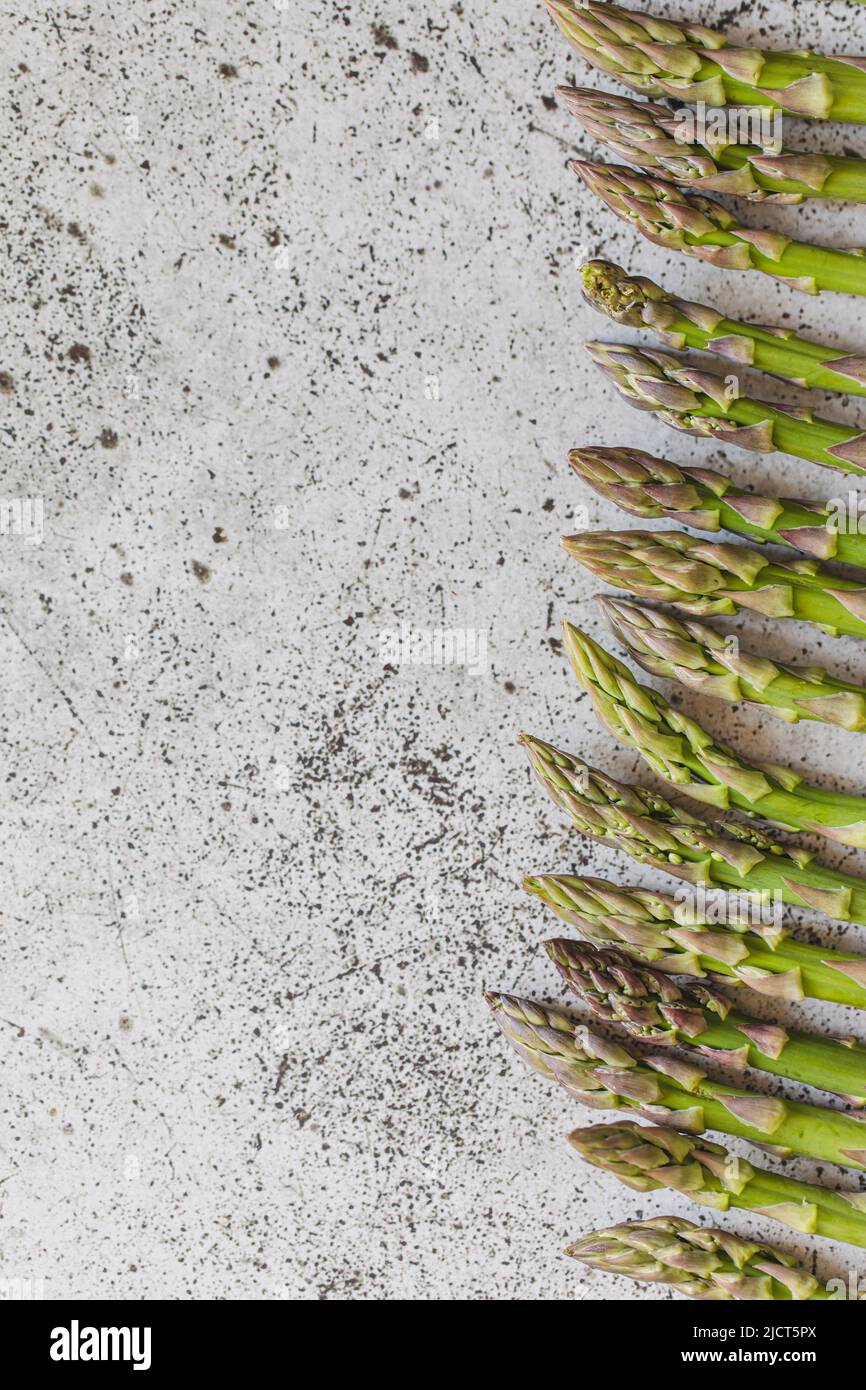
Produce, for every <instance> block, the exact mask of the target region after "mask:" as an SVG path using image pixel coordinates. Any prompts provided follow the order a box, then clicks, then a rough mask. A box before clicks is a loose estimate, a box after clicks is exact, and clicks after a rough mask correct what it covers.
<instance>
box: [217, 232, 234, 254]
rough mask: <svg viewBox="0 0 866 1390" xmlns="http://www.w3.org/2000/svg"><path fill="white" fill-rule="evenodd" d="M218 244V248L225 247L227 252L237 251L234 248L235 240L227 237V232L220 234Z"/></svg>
mask: <svg viewBox="0 0 866 1390" xmlns="http://www.w3.org/2000/svg"><path fill="white" fill-rule="evenodd" d="M219 242H220V246H227V247H228V249H229V251H235V250H236V249H237V248H236V246H235V238H234V237H233V236H229V234H228V232H220V235H219Z"/></svg>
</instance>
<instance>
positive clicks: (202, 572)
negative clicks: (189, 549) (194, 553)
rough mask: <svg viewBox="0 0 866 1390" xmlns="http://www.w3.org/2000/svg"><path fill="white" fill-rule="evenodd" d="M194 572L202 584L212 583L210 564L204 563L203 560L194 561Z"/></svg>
mask: <svg viewBox="0 0 866 1390" xmlns="http://www.w3.org/2000/svg"><path fill="white" fill-rule="evenodd" d="M191 568H192V572H193V574H194V575H195V577H196V579H197V580H198V581H199V583H200V584H208V583H210V566H209V565H203V564H202V562H201V560H193V561H192V565H191Z"/></svg>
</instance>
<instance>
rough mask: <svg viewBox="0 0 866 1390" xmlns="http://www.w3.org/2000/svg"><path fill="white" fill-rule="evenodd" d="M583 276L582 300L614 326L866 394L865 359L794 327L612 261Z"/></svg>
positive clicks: (801, 382) (589, 267) (584, 270)
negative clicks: (719, 304)
mask: <svg viewBox="0 0 866 1390" xmlns="http://www.w3.org/2000/svg"><path fill="white" fill-rule="evenodd" d="M580 278H581V289H582V292H583V297H584V299H585V300H586V302H587V303H588V304H591V305H592V307H593V309H597V310H598V311H599V313H602V314H607V316H608V318H611V319H613V321H614V323H622V324H626V325H627V326H628V327H629V328H647V329H649V331H650V332H652V333H655V334H657V335H658V337H660V338H661V339H662V340H663V341H664V342H666V343H667V344H668V346H669V347H674V348H683V347H691V348H698V349H699V350H700V351H701V352H713V353H716V354H717V355H718V356H719V357H723V358H724V359H725V360H726V361H729V362H733V363H735V364H737V365H740V366H745V367H756V368H757V369H758V370H760V371H762V372H769V373H771V374H772V375H773V376H779V377H783V378H785V379H786V380H788V381H793V382H795V383H796V384H797V385H798V386H810V387H814V388H815V389H816V390H821V391H838V392H840V393H841V394H843V395H844V394H847V395H851V396H866V356H856V355H852V354H851V353H845V352H840V351H839V350H838V348H831V347H827V346H826V345H825V344H823V343H814V342H812V341H811V339H809V338H800V337H799V336H798V335H797V334H796V333H795V332H794V331H793V329H790V328H764V327H761V326H760V325H758V324H755V323H743V322H741V321H740V320H738V319H727V318H725V317H724V316H723V315H722V314H720V313H719V312H718V310H717V309H713V308H712V307H711V306H710V305H708V304H694V303H692V302H691V300H688V299H680V298H678V296H677V295H673V294H669V293H668V291H667V290H664V289H662V287H661V286H660V285H656V284H655V283H654V281H652V280H648V279H646V277H645V276H643V275H628V274H626V272H625V271H624V270H623V269H622V267H621V266H618V265H614V263H613V262H612V261H604V260H594V261H587V262H586V264H585V265H582V266H581V268H580Z"/></svg>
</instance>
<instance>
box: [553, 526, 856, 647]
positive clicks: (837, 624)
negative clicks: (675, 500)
mask: <svg viewBox="0 0 866 1390" xmlns="http://www.w3.org/2000/svg"><path fill="white" fill-rule="evenodd" d="M562 544H563V546H564V547H565V549H566V550H567V551H568V553H569V554H570V555H573V556H574V558H575V559H576V560H579V561H580V563H581V564H582V565H583V566H584V567H585V568H586V569H588V570H590V571H591V572H592V573H593V574H595V575H597V576H598V577H599V579H603V580H604V581H605V583H608V584H613V585H614V586H615V587H616V588H618V589H626V590H627V591H628V592H629V593H631V594H636V595H637V596H638V597H639V598H650V599H658V600H659V601H660V602H662V603H670V604H672V605H673V606H674V607H675V608H678V609H680V611H681V612H683V613H688V614H689V615H690V616H694V617H698V618H708V617H723V616H726V615H728V614H731V613H737V612H739V611H740V610H741V609H742V610H747V611H753V612H756V613H763V614H764V615H765V617H768V618H797V619H799V620H800V621H801V622H809V623H815V624H816V625H817V626H818V627H820V628H821V630H822V631H823V632H828V633H830V635H831V636H837V635H838V634H839V633H840V632H844V633H849V634H851V635H852V636H854V637H866V584H863V583H857V582H856V581H855V580H853V579H842V578H840V577H839V576H838V575H835V574H831V573H830V572H829V570H827V569H825V568H824V567H823V566H822V565H819V564H818V563H817V561H815V560H788V561H785V563H784V564H783V563H782V562H781V561H778V560H768V559H767V558H766V557H765V556H763V555H761V554H760V553H759V552H758V551H757V550H753V549H752V548H751V547H750V546H748V545H736V544H732V543H722V542H719V541H712V542H710V541H702V540H699V539H698V537H697V536H689V535H687V534H686V532H685V531H622V532H620V531H596V532H594V533H592V534H589V533H586V534H584V535H578V536H565V537H564V538H563V541H562Z"/></svg>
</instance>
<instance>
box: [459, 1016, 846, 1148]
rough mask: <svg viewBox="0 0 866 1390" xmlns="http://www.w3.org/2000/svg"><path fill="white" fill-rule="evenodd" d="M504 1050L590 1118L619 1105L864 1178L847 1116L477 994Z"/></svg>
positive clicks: (562, 1018)
mask: <svg viewBox="0 0 866 1390" xmlns="http://www.w3.org/2000/svg"><path fill="white" fill-rule="evenodd" d="M485 998H486V1000H487V1003H488V1004H489V1006H490V1008H491V1010H492V1012H493V1016H494V1018H495V1019H496V1022H497V1023H498V1025H499V1027H500V1028H501V1030H502V1032H503V1033H504V1034H505V1037H506V1038H507V1040H508V1042H509V1043H510V1044H511V1046H512V1047H513V1048H514V1049H515V1051H516V1052H518V1053H519V1054H520V1056H521V1057H522V1058H523V1060H524V1061H525V1062H527V1063H528V1064H529V1066H531V1067H532V1068H533V1069H534V1070H535V1071H537V1072H539V1073H540V1074H541V1075H542V1076H544V1077H545V1078H547V1080H549V1081H556V1082H558V1083H559V1085H560V1086H562V1087H563V1088H564V1089H565V1090H566V1091H567V1092H568V1094H569V1095H570V1096H571V1097H572V1098H573V1099H574V1100H579V1101H581V1102H582V1103H583V1104H584V1105H589V1106H591V1107H593V1108H594V1109H599V1110H611V1109H618V1108H620V1107H622V1106H625V1107H626V1108H627V1109H631V1110H634V1111H636V1112H637V1114H639V1115H642V1116H643V1117H644V1119H647V1120H652V1121H653V1122H658V1121H661V1123H662V1124H666V1125H670V1126H671V1128H673V1129H681V1130H685V1131H686V1133H688V1134H702V1133H703V1132H704V1130H705V1129H712V1130H719V1131H721V1132H722V1133H723V1134H733V1135H736V1136H737V1137H738V1138H740V1139H749V1140H751V1142H752V1143H754V1144H761V1145H764V1146H769V1147H770V1148H771V1150H772V1151H773V1152H774V1153H777V1154H778V1155H779V1156H784V1157H792V1156H794V1155H798V1154H799V1155H801V1156H804V1157H806V1158H816V1159H820V1160H824V1161H826V1162H828V1163H838V1164H840V1165H841V1166H842V1167H849V1168H860V1169H864V1170H866V1127H864V1124H863V1122H862V1121H861V1120H859V1119H857V1117H856V1116H855V1115H853V1114H846V1113H845V1112H844V1111H841V1110H825V1109H823V1108H821V1107H819V1106H816V1105H804V1104H802V1103H801V1102H799V1101H793V1100H782V1099H780V1098H779V1097H777V1096H764V1095H759V1094H758V1093H757V1092H755V1091H747V1090H744V1089H743V1087H741V1086H729V1085H727V1084H725V1083H723V1082H721V1081H711V1080H710V1079H709V1078H708V1076H707V1074H706V1072H704V1071H702V1069H701V1068H700V1067H697V1066H695V1065H694V1063H693V1062H690V1061H686V1060H685V1059H684V1058H681V1057H677V1056H672V1055H671V1050H670V1049H668V1050H667V1051H665V1050H664V1049H662V1051H661V1052H660V1053H646V1054H644V1053H643V1052H642V1053H641V1054H640V1058H639V1059H638V1057H637V1056H635V1055H634V1054H633V1053H631V1052H629V1051H628V1049H627V1048H625V1047H622V1046H621V1045H620V1044H619V1043H615V1042H611V1041H610V1040H609V1039H608V1038H602V1037H598V1036H596V1034H594V1033H593V1032H591V1031H590V1029H589V1028H586V1027H584V1026H583V1025H581V1024H579V1023H577V1021H576V1020H575V1019H574V1018H572V1017H571V1016H570V1015H569V1014H567V1013H565V1012H564V1011H563V1010H562V1009H558V1008H554V1007H553V1006H552V1005H549V1004H541V1003H539V1002H538V1001H537V1000H535V999H521V998H519V997H518V996H516V995H513V994H498V993H493V992H491V993H488V994H487V995H485Z"/></svg>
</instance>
